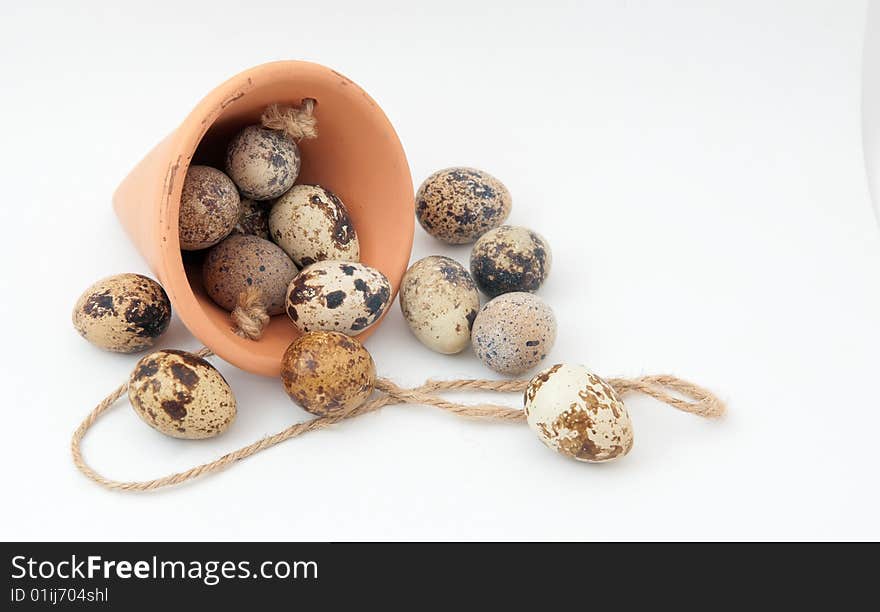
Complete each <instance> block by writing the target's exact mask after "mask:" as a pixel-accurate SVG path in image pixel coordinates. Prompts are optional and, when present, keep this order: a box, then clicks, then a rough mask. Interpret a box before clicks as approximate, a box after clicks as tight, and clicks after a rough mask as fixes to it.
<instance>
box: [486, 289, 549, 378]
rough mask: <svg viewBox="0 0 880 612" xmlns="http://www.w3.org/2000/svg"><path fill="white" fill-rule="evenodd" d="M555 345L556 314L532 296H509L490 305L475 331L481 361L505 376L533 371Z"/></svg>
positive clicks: (500, 296) (495, 300)
mask: <svg viewBox="0 0 880 612" xmlns="http://www.w3.org/2000/svg"><path fill="white" fill-rule="evenodd" d="M555 341H556V317H554V316H553V310H552V309H551V308H550V307H549V306H548V305H547V304H545V303H544V302H543V301H542V300H541V298H539V297H538V296H536V295H533V294H531V293H521V292H515V293H505V294H504V295H499V296H498V297H497V298H495V299H493V300H490V301H489V302H486V304H484V305H483V307H482V308H481V309H480V312H478V313H477V318H476V320H475V321H474V326H473V329H471V345H472V346H473V348H474V352H475V353H476V354H477V357H479V358H480V361H482V362H483V363H484V364H485V365H486V366H487V367H489V368H491V369H493V370H495V371H496V372H499V373H501V374H522V373H523V372H525V371H527V370H531V369H532V368H533V367H535V366H536V365H538V363H540V361H541V360H542V359H544V357H546V356H547V353H549V352H550V349H551V348H553V343H554V342H555Z"/></svg>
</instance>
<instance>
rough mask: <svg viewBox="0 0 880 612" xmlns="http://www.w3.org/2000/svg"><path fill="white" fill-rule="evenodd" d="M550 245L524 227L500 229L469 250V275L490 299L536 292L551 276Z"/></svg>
mask: <svg viewBox="0 0 880 612" xmlns="http://www.w3.org/2000/svg"><path fill="white" fill-rule="evenodd" d="M550 262H551V255H550V245H548V244H547V241H546V240H544V238H543V236H541V235H540V234H538V233H537V232H533V231H532V230H530V229H528V228H525V227H518V226H515V225H502V226H501V227H497V228H495V229H493V230H490V231H488V232H486V233H485V234H483V235H482V236H480V239H479V240H477V243H476V244H475V245H474V248H473V250H471V274H472V275H473V277H474V281H475V282H476V283H477V286H478V287H479V288H480V289H481V290H482V291H483V293H485V294H486V295H488V296H489V297H495V296H496V295H501V294H502V293H510V292H512V291H528V292H534V291H537V289H538V287H540V286H541V284H542V283H543V282H544V280H546V278H547V275H548V274H550Z"/></svg>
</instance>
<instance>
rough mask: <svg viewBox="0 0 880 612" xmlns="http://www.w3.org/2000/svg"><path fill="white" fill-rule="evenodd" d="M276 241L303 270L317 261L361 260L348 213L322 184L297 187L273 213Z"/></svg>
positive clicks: (281, 199) (271, 216) (272, 225)
mask: <svg viewBox="0 0 880 612" xmlns="http://www.w3.org/2000/svg"><path fill="white" fill-rule="evenodd" d="M269 231H270V232H271V236H272V240H274V241H275V243H276V244H278V246H280V247H281V248H282V249H284V251H285V252H286V253H287V254H288V255H290V258H291V259H293V261H294V263H296V265H298V266H300V267H305V266H308V265H309V264H313V263H315V262H316V261H323V260H325V259H336V260H344V261H358V260H359V259H360V245H359V243H358V237H357V232H356V231H355V229H354V225H353V224H352V222H351V218H350V217H349V216H348V211H347V210H346V208H345V205H344V204H343V203H342V200H340V199H339V198H338V197H337V196H336V194H334V193H333V192H332V191H330V190H329V189H325V188H324V187H321V186H320V185H294V186H293V187H292V188H291V189H290V191H288V192H287V193H285V194H284V195H283V196H281V197H280V198H278V200H277V201H276V202H275V204H274V205H273V206H272V212H271V213H270V214H269Z"/></svg>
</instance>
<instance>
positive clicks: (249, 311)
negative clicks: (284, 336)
mask: <svg viewBox="0 0 880 612" xmlns="http://www.w3.org/2000/svg"><path fill="white" fill-rule="evenodd" d="M229 316H230V318H231V319H232V324H233V326H232V331H234V332H235V333H236V335H238V336H241V337H242V338H247V339H248V340H259V339H260V338H261V337H262V336H263V330H264V329H265V328H266V326H267V325H268V324H269V320H270V317H269V313H268V312H267V311H266V298H265V296H264V295H263V292H262V291H260V290H259V289H258V288H257V287H254V286H250V287H248V288H247V289H245V290H244V291H242V292H241V293H239V294H238V300H237V301H236V303H235V308H233V309H232V312H231V313H230V314H229Z"/></svg>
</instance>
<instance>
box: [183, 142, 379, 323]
mask: <svg viewBox="0 0 880 612" xmlns="http://www.w3.org/2000/svg"><path fill="white" fill-rule="evenodd" d="M300 165H301V157H300V150H299V147H298V145H297V143H296V141H295V140H294V139H293V138H292V137H291V136H290V135H288V134H287V133H285V132H283V131H280V130H275V129H269V128H266V127H263V126H262V125H249V126H247V127H245V128H244V129H242V130H241V131H240V132H238V134H237V135H236V136H235V137H233V139H232V140H231V141H230V142H229V145H228V147H227V150H226V163H225V167H224V170H225V172H224V171H221V170H218V169H217V168H211V167H209V166H199V165H196V166H191V167H190V168H189V170H188V171H187V175H186V179H185V181H184V184H183V192H182V196H181V201H180V215H179V235H180V247H181V249H183V250H184V251H202V250H207V253H206V255H205V257H204V260H203V263H202V280H203V283H204V287H205V291H206V293H207V294H208V295H209V296H210V297H211V299H212V300H213V301H214V302H215V303H216V304H217V305H218V306H220V307H221V308H223V309H225V310H227V311H230V312H231V311H233V310H234V309H235V308H236V306H237V304H238V303H239V300H241V299H242V295H243V294H244V292H245V291H248V290H251V291H252V290H254V289H257V290H259V292H260V293H261V297H262V301H263V302H264V304H265V307H266V312H267V314H269V315H272V316H274V315H278V314H282V313H287V315H288V317H289V318H290V320H291V322H292V323H293V325H295V326H296V327H297V328H299V330H300V331H302V332H309V331H314V330H322V331H338V332H341V333H343V334H346V335H355V334H358V333H360V332H362V331H363V330H365V329H367V328H368V327H370V326H371V325H373V324H374V323H376V321H378V320H379V318H380V317H381V316H382V314H383V313H384V312H385V310H386V309H387V307H388V304H389V302H390V300H391V285H390V283H389V282H388V279H387V278H386V277H385V275H383V274H382V273H381V272H380V271H379V270H376V269H374V268H371V267H369V266H367V265H365V264H362V263H360V246H359V243H358V235H357V230H356V228H355V226H354V224H353V223H352V220H351V217H350V215H349V213H348V210H347V209H346V207H345V204H344V203H343V202H342V200H341V199H340V198H339V197H338V196H337V195H336V194H335V193H333V192H332V191H330V190H329V189H327V188H326V187H322V186H320V185H308V184H300V183H297V182H296V181H297V179H298V177H299V170H300Z"/></svg>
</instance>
